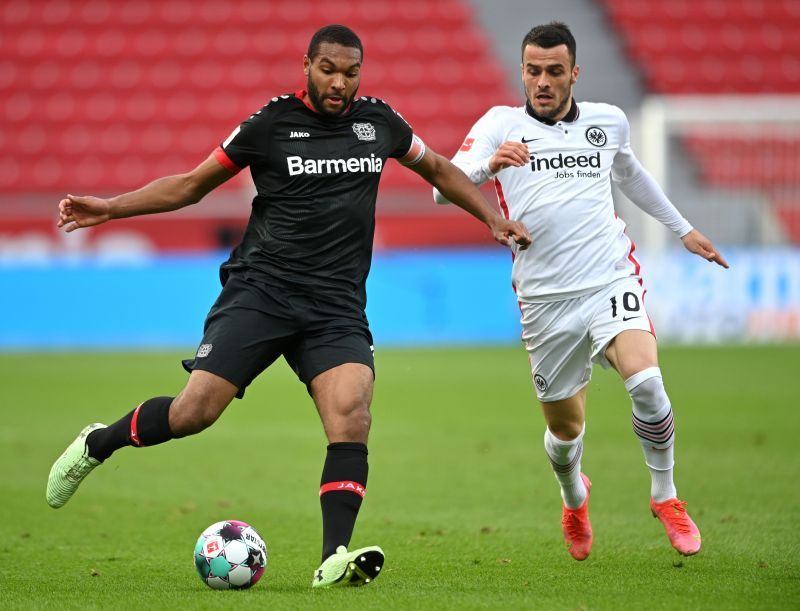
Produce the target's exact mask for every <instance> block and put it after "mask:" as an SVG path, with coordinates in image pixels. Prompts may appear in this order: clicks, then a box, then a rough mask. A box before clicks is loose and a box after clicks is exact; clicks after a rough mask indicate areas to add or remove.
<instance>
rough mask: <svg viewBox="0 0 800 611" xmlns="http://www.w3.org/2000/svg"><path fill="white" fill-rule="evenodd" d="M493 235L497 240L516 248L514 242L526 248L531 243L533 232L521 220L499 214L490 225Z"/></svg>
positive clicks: (520, 247)
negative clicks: (506, 217)
mask: <svg viewBox="0 0 800 611" xmlns="http://www.w3.org/2000/svg"><path fill="white" fill-rule="evenodd" d="M489 227H490V228H491V230H492V236H494V239H495V240H496V241H497V242H500V243H501V244H504V245H506V246H509V247H511V248H514V244H516V246H517V247H518V248H519V249H520V250H525V249H526V248H528V246H530V245H531V234H530V233H528V228H527V227H525V225H523V224H522V223H520V222H519V221H512V220H509V219H505V218H503V217H500V216H498V217H497V218H496V219H495V220H494V221H493V222H492V223H491V224H490V226H489Z"/></svg>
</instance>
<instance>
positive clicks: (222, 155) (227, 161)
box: [214, 146, 242, 174]
mask: <svg viewBox="0 0 800 611" xmlns="http://www.w3.org/2000/svg"><path fill="white" fill-rule="evenodd" d="M214 157H216V158H217V161H219V163H220V165H221V166H222V167H223V168H225V169H226V170H229V171H231V172H233V173H234V174H238V173H239V172H241V171H242V168H240V167H239V166H238V165H236V164H235V163H233V161H231V158H230V157H228V153H226V152H225V149H223V148H222V147H221V146H218V147H217V148H215V149H214Z"/></svg>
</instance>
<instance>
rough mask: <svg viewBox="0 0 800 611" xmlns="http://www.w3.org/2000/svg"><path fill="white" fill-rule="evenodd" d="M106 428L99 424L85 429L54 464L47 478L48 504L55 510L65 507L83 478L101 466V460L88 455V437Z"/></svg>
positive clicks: (96, 423)
mask: <svg viewBox="0 0 800 611" xmlns="http://www.w3.org/2000/svg"><path fill="white" fill-rule="evenodd" d="M104 428H106V425H105V424H100V423H98V422H95V423H94V424H90V425H89V426H87V427H86V428H84V429H83V430H82V431H81V432H80V435H78V436H77V437H76V438H75V441H73V442H72V443H71V444H69V445H68V446H67V449H66V450H64V453H63V454H62V455H61V456H59V458H58V460H57V461H56V462H54V463H53V466H52V467H51V468H50V476H49V477H48V478H47V504H48V505H50V507H52V508H53V509H58V508H59V507H63V505H64V504H65V503H66V502H67V501H68V500H70V498H72V495H73V494H75V491H76V490H77V489H78V486H80V485H81V482H82V481H83V478H85V477H86V476H87V475H89V473H91V472H92V469H94V468H95V467H96V466H97V465H99V464H100V461H99V460H96V459H94V458H92V457H91V456H89V455H88V454H87V448H86V437H87V436H88V435H89V433H91V432H92V431H96V430H97V429H104Z"/></svg>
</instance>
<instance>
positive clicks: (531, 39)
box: [522, 21, 576, 66]
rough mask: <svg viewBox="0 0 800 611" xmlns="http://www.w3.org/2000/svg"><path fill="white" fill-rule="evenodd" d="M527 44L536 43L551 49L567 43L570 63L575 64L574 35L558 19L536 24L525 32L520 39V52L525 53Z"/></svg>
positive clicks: (538, 45)
mask: <svg viewBox="0 0 800 611" xmlns="http://www.w3.org/2000/svg"><path fill="white" fill-rule="evenodd" d="M528 45H536V46H537V47H542V48H543V49H552V48H553V47H557V46H558V45H567V50H568V51H569V58H570V60H571V61H572V65H573V66H574V65H575V51H576V44H575V37H574V36H573V35H572V32H570V31H569V27H568V26H567V24H566V23H562V22H560V21H551V22H550V23H548V24H546V25H537V26H536V27H535V28H533V29H532V30H531V31H530V32H528V33H527V34H525V38H523V39H522V54H523V55H525V47H527V46H528Z"/></svg>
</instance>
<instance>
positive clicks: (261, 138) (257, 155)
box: [220, 106, 270, 170]
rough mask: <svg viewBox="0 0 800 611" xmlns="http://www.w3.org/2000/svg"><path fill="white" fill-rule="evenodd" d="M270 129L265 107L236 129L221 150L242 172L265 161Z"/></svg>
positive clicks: (221, 145) (221, 146)
mask: <svg viewBox="0 0 800 611" xmlns="http://www.w3.org/2000/svg"><path fill="white" fill-rule="evenodd" d="M269 127H270V118H269V112H268V111H267V108H266V106H265V107H264V108H262V109H261V110H259V111H258V112H257V113H255V114H252V115H250V117H248V118H247V119H246V120H245V121H244V122H243V123H242V124H241V125H239V127H237V128H236V129H234V130H233V131H232V132H231V135H230V136H228V137H227V138H226V139H225V141H224V142H223V143H222V144H220V148H221V149H222V151H223V152H224V153H225V155H226V156H227V158H228V159H229V160H230V161H231V162H232V163H233V164H234V165H235V166H236V167H237V168H238V169H240V170H241V169H243V168H246V167H247V166H249V165H253V164H255V163H258V162H259V161H263V160H264V159H265V158H266V155H267V143H268V142H269V136H270V134H269V132H270V129H269Z"/></svg>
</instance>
